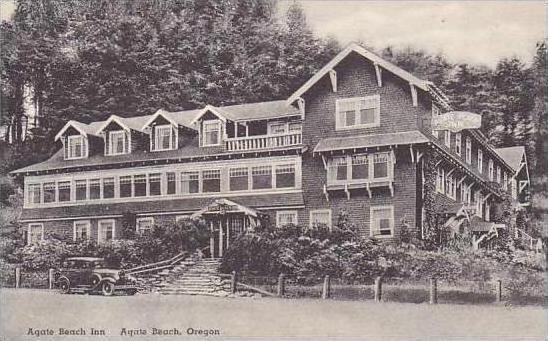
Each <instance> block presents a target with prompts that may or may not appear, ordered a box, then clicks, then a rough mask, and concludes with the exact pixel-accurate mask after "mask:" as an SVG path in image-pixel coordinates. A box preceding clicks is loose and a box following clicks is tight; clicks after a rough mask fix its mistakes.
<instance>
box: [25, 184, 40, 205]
mask: <svg viewBox="0 0 548 341" xmlns="http://www.w3.org/2000/svg"><path fill="white" fill-rule="evenodd" d="M41 195H42V185H41V184H29V185H28V195H27V202H28V203H29V204H39V203H40V202H41Z"/></svg>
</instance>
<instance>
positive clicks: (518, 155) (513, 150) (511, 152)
mask: <svg viewBox="0 0 548 341" xmlns="http://www.w3.org/2000/svg"><path fill="white" fill-rule="evenodd" d="M495 152H496V153H497V154H498V155H499V156H500V157H501V158H502V159H503V160H504V161H505V162H506V163H507V164H508V165H509V166H510V167H512V168H513V169H514V170H515V171H517V170H518V169H519V168H520V165H521V163H522V161H524V158H525V147H523V146H515V147H507V148H496V149H495Z"/></svg>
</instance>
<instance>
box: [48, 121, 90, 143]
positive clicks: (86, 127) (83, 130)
mask: <svg viewBox="0 0 548 341" xmlns="http://www.w3.org/2000/svg"><path fill="white" fill-rule="evenodd" d="M71 127H72V128H74V129H76V130H77V131H78V132H79V133H80V134H82V135H85V136H87V135H96V133H95V132H96V127H97V124H85V123H81V122H78V121H73V120H70V121H68V122H67V124H65V125H64V126H63V128H61V130H59V132H58V133H57V135H55V141H57V140H59V139H60V138H61V136H63V134H64V133H65V132H66V131H67V129H69V128H71Z"/></svg>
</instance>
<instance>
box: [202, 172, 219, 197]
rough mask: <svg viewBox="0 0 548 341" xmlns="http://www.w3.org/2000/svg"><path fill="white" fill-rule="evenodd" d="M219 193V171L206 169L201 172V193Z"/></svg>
mask: <svg viewBox="0 0 548 341" xmlns="http://www.w3.org/2000/svg"><path fill="white" fill-rule="evenodd" d="M220 191H221V171H220V170H219V169H208V170H204V171H202V192H204V193H210V192H220Z"/></svg>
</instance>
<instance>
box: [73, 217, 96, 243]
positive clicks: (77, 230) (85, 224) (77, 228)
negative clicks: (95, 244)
mask: <svg viewBox="0 0 548 341" xmlns="http://www.w3.org/2000/svg"><path fill="white" fill-rule="evenodd" d="M90 232H91V224H90V222H89V220H78V221H75V222H74V226H73V233H72V236H73V240H74V241H81V240H88V239H90V238H91V233H90Z"/></svg>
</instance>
